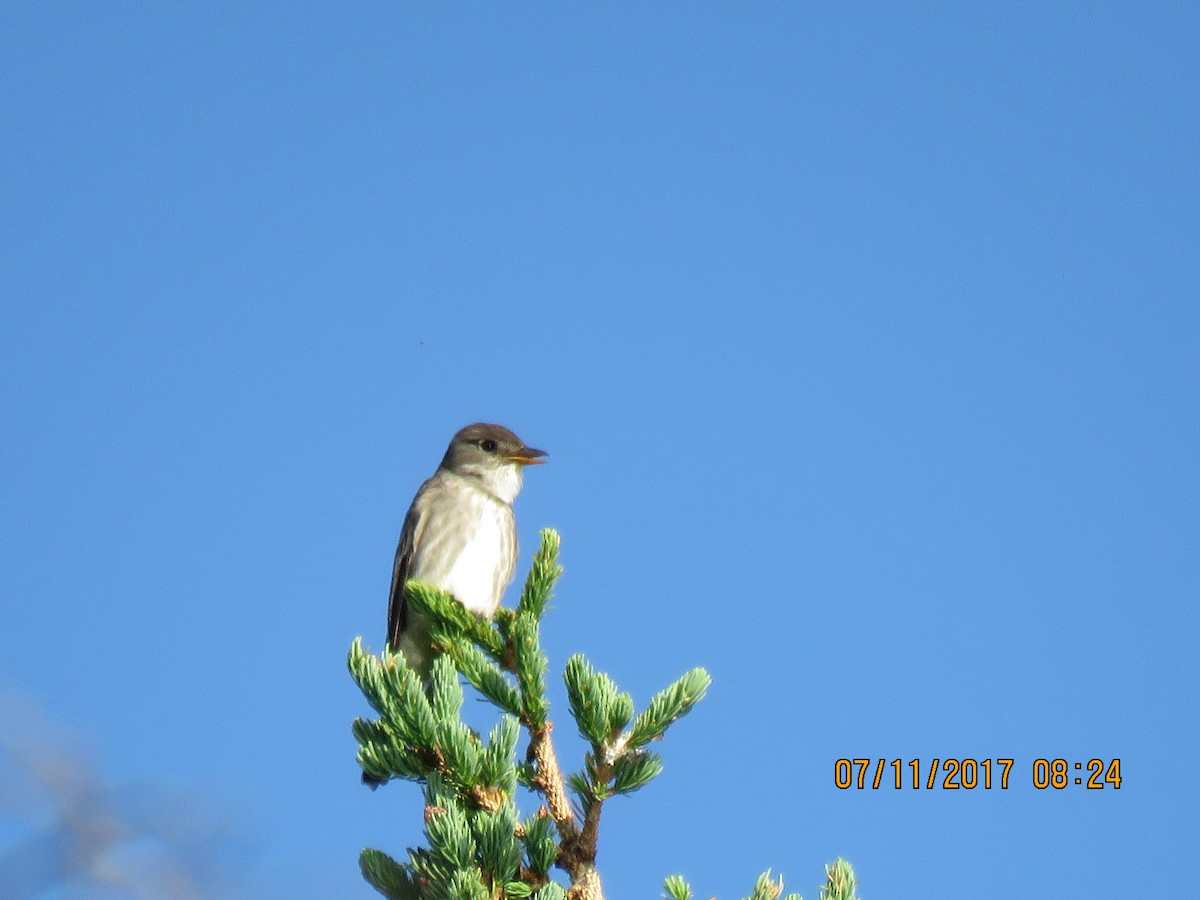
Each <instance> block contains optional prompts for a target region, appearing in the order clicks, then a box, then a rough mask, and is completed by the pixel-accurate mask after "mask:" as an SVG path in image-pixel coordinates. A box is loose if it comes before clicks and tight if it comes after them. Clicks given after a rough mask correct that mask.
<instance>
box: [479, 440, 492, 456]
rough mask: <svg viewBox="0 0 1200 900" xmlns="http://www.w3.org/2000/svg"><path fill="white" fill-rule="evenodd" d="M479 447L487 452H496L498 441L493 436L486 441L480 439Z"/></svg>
mask: <svg viewBox="0 0 1200 900" xmlns="http://www.w3.org/2000/svg"><path fill="white" fill-rule="evenodd" d="M479 449H481V450H483V451H484V452H485V453H495V452H496V442H495V441H493V440H492V439H491V438H488V439H487V440H486V441H480V442H479Z"/></svg>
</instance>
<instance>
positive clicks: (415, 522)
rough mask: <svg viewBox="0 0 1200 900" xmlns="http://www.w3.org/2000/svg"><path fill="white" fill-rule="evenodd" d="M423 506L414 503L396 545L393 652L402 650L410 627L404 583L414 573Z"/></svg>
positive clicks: (391, 631)
mask: <svg viewBox="0 0 1200 900" xmlns="http://www.w3.org/2000/svg"><path fill="white" fill-rule="evenodd" d="M421 508H423V504H420V503H416V502H414V503H413V505H412V507H411V508H410V509H409V511H408V515H407V516H405V517H404V527H403V528H402V529H400V543H399V544H397V545H396V560H395V562H394V563H393V564H392V590H391V593H390V594H389V595H388V623H387V645H388V646H389V647H390V648H391V649H392V651H393V652H398V651H399V649H400V635H402V634H403V633H404V629H405V627H406V626H407V625H408V607H407V605H406V604H405V602H404V583H405V582H406V581H408V574H409V572H411V571H412V564H413V555H414V553H415V550H416V546H417V532H418V531H420V530H421V519H422V515H421V512H420V509H421Z"/></svg>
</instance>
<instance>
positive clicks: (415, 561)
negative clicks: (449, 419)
mask: <svg viewBox="0 0 1200 900" xmlns="http://www.w3.org/2000/svg"><path fill="white" fill-rule="evenodd" d="M544 456H546V453H545V452H544V451H542V450H534V449H533V448H532V447H526V446H525V442H524V441H522V440H521V439H520V438H519V437H517V436H516V435H515V434H513V433H512V432H511V431H509V430H508V429H507V428H504V427H503V426H501V425H487V424H484V423H476V424H474V425H468V426H467V427H466V428H464V429H462V430H461V431H460V432H458V434H456V435H454V438H453V439H452V440H451V441H450V446H449V448H448V449H447V450H446V455H445V456H444V457H442V464H441V465H440V466H438V469H437V471H436V472H434V473H433V475H432V476H431V477H430V478H429V480H428V481H426V482H425V483H424V484H423V485H421V489H420V490H419V491H417V496H416V497H414V498H413V502H412V506H410V507H409V508H408V515H407V516H405V517H404V527H403V529H401V531H400V545H399V546H398V547H397V548H396V562H395V565H394V566H393V568H392V593H391V597H390V598H389V599H388V625H387V644H388V646H389V647H390V648H391V649H392V650H393V651H394V652H395V651H399V652H402V653H403V654H404V658H405V660H407V662H408V664H409V665H410V666H412V667H413V668H414V669H416V670H417V671H419V672H421V673H422V675H423V676H428V673H429V667H430V665H431V664H432V662H433V646H432V639H431V637H430V634H429V623H428V621H426V620H425V619H424V617H423V616H421V615H419V614H418V613H417V612H416V611H415V610H412V609H409V608H408V606H407V604H405V602H404V583H405V582H406V581H408V579H410V578H415V579H417V580H418V581H423V582H425V583H427V584H430V585H432V586H434V587H436V588H440V589H442V590H444V591H448V592H449V593H450V594H452V595H453V596H454V598H455V599H456V600H458V602H459V603H461V604H462V605H463V606H465V607H466V608H467V609H469V610H470V611H471V612H473V613H477V614H480V615H484V616H488V617H489V618H490V617H491V616H492V615H493V614H494V613H495V612H496V607H498V606H499V605H500V598H501V597H502V596H503V594H504V589H505V588H507V587H508V585H509V583H510V582H511V581H512V579H513V571H514V570H515V569H516V566H517V528H516V522H515V520H514V519H513V508H512V504H513V500H515V499H516V496H517V494H518V493H519V492H520V490H521V476H522V473H523V471H524V469H525V467H526V466H529V465H534V464H537V463H542V462H545V460H544V459H543V457H544Z"/></svg>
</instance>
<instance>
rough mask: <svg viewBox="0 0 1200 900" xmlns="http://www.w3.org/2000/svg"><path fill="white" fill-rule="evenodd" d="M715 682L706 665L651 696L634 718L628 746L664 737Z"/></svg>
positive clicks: (637, 745) (639, 744)
mask: <svg viewBox="0 0 1200 900" xmlns="http://www.w3.org/2000/svg"><path fill="white" fill-rule="evenodd" d="M711 683H712V679H711V678H709V677H708V673H707V672H705V671H704V670H703V669H699V668H697V669H692V670H691V671H690V672H687V673H685V674H684V675H683V676H682V677H680V678H679V680H677V681H676V682H675V683H674V684H672V685H670V686H669V687H667V688H664V689H663V690H661V691H659V692H658V693H657V694H655V695H654V697H653V698H651V700H650V703H649V705H647V707H646V709H645V711H644V712H643V713H642V714H641V715H640V716H638V717H637V718H636V719H634V722H633V728H632V729H631V731H630V734H629V746H630V747H635V748H636V747H640V746H642V745H643V744H646V743H647V742H649V741H652V740H655V739H656V738H659V737H662V735H663V732H665V731H666V730H667V728H668V727H669V726H670V725H671V724H672V723H673V722H676V721H678V720H679V719H680V718H682V717H683V716H685V715H687V714H688V712H690V711H691V709H692V707H693V706H695V705H696V704H697V703H698V702H699V701H700V700H701V698H703V697H704V693H705V691H707V690H708V686H709V685H710V684H711Z"/></svg>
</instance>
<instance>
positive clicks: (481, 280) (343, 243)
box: [0, 3, 1200, 900]
mask: <svg viewBox="0 0 1200 900" xmlns="http://www.w3.org/2000/svg"><path fill="white" fill-rule="evenodd" d="M0 26H2V27H0V102H2V106H3V109H4V118H5V121H6V123H7V125H6V128H5V129H4V131H5V137H4V138H3V140H2V141H0V194H2V195H3V197H4V198H5V200H4V202H3V210H2V211H0V246H2V247H3V252H0V302H2V303H3V327H0V366H2V369H0V373H2V378H0V413H2V415H3V420H4V423H5V427H4V433H5V438H4V440H3V441H2V442H0V471H2V472H3V479H2V482H0V483H2V495H0V538H2V540H3V544H4V547H5V552H4V554H3V563H2V564H0V592H2V596H3V603H4V610H5V614H4V627H3V628H2V629H0V684H5V685H6V690H8V691H10V692H17V693H19V694H21V695H22V696H24V697H25V698H26V699H27V702H28V704H31V705H33V706H35V707H39V708H40V709H41V710H42V714H44V716H45V717H46V718H47V719H48V720H49V721H51V722H55V723H57V725H58V727H61V728H64V729H69V730H70V731H72V732H73V733H74V735H75V736H76V737H75V739H76V740H77V741H78V743H79V745H80V746H82V747H85V748H87V753H88V754H90V759H91V764H92V765H93V766H94V767H95V770H96V772H97V773H98V774H97V776H96V777H97V778H100V779H102V780H103V781H104V782H105V783H106V784H108V785H110V786H112V789H113V791H114V794H115V795H116V796H119V797H128V796H129V795H130V792H133V791H136V790H141V791H143V792H144V791H149V792H150V793H151V794H153V793H154V792H155V791H178V792H182V793H183V794H186V795H188V796H191V797H193V798H194V802H195V803H197V804H199V805H200V806H203V807H204V809H205V810H206V812H205V815H210V816H212V817H213V818H214V819H215V820H217V821H220V822H224V823H226V824H227V826H228V828H229V829H230V830H231V831H232V832H233V833H234V834H235V835H236V836H237V838H238V841H239V846H242V845H244V849H242V850H241V851H239V852H237V853H234V854H232V855H233V857H234V859H233V861H232V863H231V864H230V866H229V872H228V873H227V875H226V881H225V882H224V887H222V888H221V890H222V891H223V892H225V893H227V894H228V895H229V896H285V895H289V894H290V895H293V896H309V897H316V898H326V897H328V898H332V897H339V898H342V897H370V896H374V894H373V892H372V891H371V890H370V889H369V888H368V887H367V886H366V884H365V883H363V882H362V881H360V879H359V876H358V872H357V865H356V857H357V853H358V851H359V849H360V848H361V847H363V846H374V847H379V848H382V849H386V850H391V851H393V852H395V853H398V854H399V853H402V852H403V848H404V847H405V846H408V845H413V844H415V843H417V841H418V839H419V830H420V810H419V801H418V795H417V791H416V789H415V788H414V787H412V786H411V785H391V786H389V787H388V788H386V789H385V790H381V791H379V792H377V793H374V794H372V793H370V792H369V791H367V790H365V789H363V788H362V787H361V786H360V785H359V784H358V782H357V769H356V766H355V763H354V744H353V740H352V738H351V736H350V730H349V727H350V721H351V720H352V718H353V717H354V716H355V715H359V714H364V713H365V711H366V707H365V704H364V703H363V702H362V700H361V698H360V697H359V696H358V695H357V693H356V689H355V688H354V686H353V684H352V683H351V681H350V680H349V678H348V676H347V675H346V673H345V666H344V660H345V653H346V650H347V648H348V647H349V644H350V642H351V640H352V639H353V638H354V637H355V636H356V635H363V636H364V637H365V638H366V640H367V642H368V643H370V644H372V645H374V646H376V647H378V646H379V645H380V644H381V643H382V640H383V629H384V620H385V611H386V601H387V596H386V595H387V588H388V581H389V577H390V573H391V558H392V552H393V548H394V544H395V540H396V536H397V534H398V532H399V528H400V523H401V519H402V517H403V514H404V510H405V509H406V507H407V505H408V503H409V500H410V499H411V497H412V493H413V492H414V491H415V489H416V487H417V486H418V485H419V484H420V482H421V481H422V479H424V478H425V477H426V476H428V475H429V474H430V473H431V472H432V470H433V468H434V467H435V466H436V464H437V461H438V459H439V458H440V455H441V453H442V452H443V450H444V448H445V445H446V443H447V441H448V439H449V437H450V435H451V434H452V433H453V432H454V431H455V430H456V429H457V428H459V427H460V426H462V425H464V424H466V423H468V422H472V421H476V420H485V421H497V422H502V423H504V424H506V425H508V426H510V427H511V428H513V429H514V430H516V431H517V433H518V434H520V435H521V436H522V437H523V438H525V440H526V441H528V442H529V443H531V444H533V445H534V446H538V447H544V448H545V449H547V450H549V451H550V452H551V454H552V462H551V464H550V465H548V466H544V467H540V468H538V469H536V470H533V471H531V472H530V473H529V475H528V478H527V481H526V489H525V492H524V493H523V494H522V496H521V497H520V499H519V500H518V503H517V514H518V521H519V524H520V533H521V538H522V542H523V559H522V569H521V572H522V573H523V571H524V568H525V567H526V566H527V564H528V554H529V552H531V551H532V549H533V547H534V545H535V543H536V537H537V531H538V529H539V528H541V527H545V526H552V527H555V528H557V529H558V530H559V531H560V532H561V534H562V538H563V549H562V561H563V563H564V565H565V566H566V575H565V577H564V578H563V580H562V581H561V583H560V586H559V591H558V597H557V601H556V604H555V608H554V609H553V611H552V612H551V614H550V616H549V619H548V620H547V623H546V626H545V641H546V646H547V649H548V651H549V653H550V655H551V660H552V663H551V664H552V672H554V673H559V672H561V667H562V664H563V663H564V662H565V660H566V658H567V657H568V656H569V655H570V654H571V653H574V652H579V651H582V652H585V653H586V654H588V656H589V658H590V659H591V660H592V661H593V662H594V663H595V664H596V665H597V666H598V667H600V668H602V669H604V670H606V671H608V672H610V673H611V674H612V675H613V677H614V678H615V679H616V680H617V682H618V683H619V684H620V685H621V686H622V687H623V688H624V689H627V690H630V691H631V692H632V693H633V694H634V697H635V699H636V700H637V701H638V702H639V703H644V702H645V700H646V699H647V698H648V697H649V696H650V695H651V694H652V693H653V692H654V691H656V690H658V689H659V688H660V687H662V686H664V685H665V684H666V683H667V682H668V681H670V680H671V679H673V678H674V677H676V676H677V675H678V674H680V673H681V672H683V671H685V670H686V669H688V668H690V667H692V666H694V665H703V666H705V667H707V668H708V669H709V671H710V672H711V674H712V676H713V679H714V684H713V687H712V690H711V692H710V695H709V697H708V698H707V699H706V700H705V701H704V702H703V703H702V704H701V705H700V706H699V707H698V708H697V709H696V710H695V711H694V712H693V714H692V715H691V717H689V718H688V719H686V720H685V721H683V722H682V723H680V724H679V725H678V726H677V727H676V728H675V730H673V731H672V732H671V733H670V734H669V735H668V739H667V741H666V742H665V743H664V745H663V746H662V748H661V749H662V752H663V754H664V756H665V760H666V771H665V773H664V774H663V775H662V776H661V777H660V778H659V780H658V781H656V782H655V783H654V784H653V785H652V786H650V787H649V788H647V789H646V790H645V791H644V792H642V793H641V794H639V795H637V796H635V797H633V798H630V799H626V800H617V801H614V802H613V803H611V804H610V805H609V806H608V807H607V808H606V812H605V821H604V831H603V836H602V842H601V847H600V854H601V855H600V860H599V864H600V867H601V872H602V874H603V876H604V878H605V883H606V886H607V888H608V895H609V896H610V897H612V898H624V897H648V896H656V895H657V892H658V890H659V886H660V884H661V880H662V878H663V876H664V875H666V874H668V873H671V872H682V873H684V874H685V875H686V876H687V877H688V878H689V879H690V880H692V882H693V883H694V884H695V886H696V888H697V890H698V892H699V893H700V895H701V896H704V897H708V896H713V895H717V896H719V897H721V898H722V900H732V898H737V897H740V896H743V895H744V894H745V893H747V892H748V891H749V889H750V886H751V884H752V881H753V878H754V876H755V875H756V874H757V873H758V872H760V871H761V870H762V869H764V868H766V867H768V866H770V867H773V868H774V869H775V870H776V871H781V872H783V873H784V875H785V876H786V877H787V880H788V885H789V887H791V888H794V889H797V890H801V891H803V893H804V894H805V896H806V897H809V898H814V897H815V896H816V893H817V885H818V883H819V882H820V880H821V872H822V870H821V866H822V864H824V863H826V862H828V861H830V860H832V859H833V858H834V857H836V856H838V855H841V856H845V857H847V858H848V859H850V860H851V861H852V862H853V863H854V864H855V866H856V867H857V870H858V873H859V876H860V878H861V879H862V883H861V892H862V894H863V896H864V897H867V898H884V897H890V898H909V897H913V898H915V897H929V896H935V897H936V896H969V897H975V898H1008V897H1013V896H1023V895H1028V894H1029V893H1030V892H1032V891H1037V892H1038V893H1039V894H1043V895H1047V896H1062V897H1083V896H1090V897H1116V896H1130V895H1132V894H1133V893H1134V892H1135V891H1144V890H1145V889H1146V886H1147V884H1152V885H1154V886H1155V887H1154V889H1156V890H1159V889H1161V890H1166V891H1168V892H1170V891H1171V890H1173V889H1174V890H1177V889H1178V884H1179V883H1181V882H1182V883H1190V882H1191V881H1192V880H1193V879H1192V873H1191V869H1190V862H1191V856H1192V855H1193V853H1194V849H1193V847H1194V842H1195V837H1196V835H1197V833H1198V831H1200V829H1198V828H1197V825H1198V822H1197V814H1196V812H1195V810H1196V809H1197V806H1198V804H1200V791H1198V790H1197V788H1196V778H1195V777H1194V774H1193V773H1190V772H1189V771H1188V760H1189V759H1190V756H1191V751H1192V750H1193V748H1194V747H1195V745H1196V740H1197V737H1198V734H1197V730H1198V729H1197V727H1196V720H1197V717H1196V710H1197V696H1196V684H1197V677H1196V676H1197V670H1196V662H1195V652H1196V651H1195V648H1196V645H1197V639H1198V637H1200V635H1198V628H1197V625H1198V624H1200V623H1198V614H1197V609H1196V602H1197V574H1198V573H1197V562H1196V560H1197V541H1198V538H1200V528H1198V527H1197V513H1196V511H1197V509H1198V508H1200V490H1198V479H1197V468H1196V461H1197V458H1198V451H1200V446H1198V445H1200V440H1198V437H1200V429H1198V422H1197V408H1198V407H1197V395H1198V388H1200V384H1198V381H1200V377H1198V370H1200V367H1198V365H1197V363H1198V361H1200V358H1198V353H1197V350H1198V338H1197V334H1198V329H1200V303H1198V299H1200V298H1198V296H1197V284H1198V283H1200V278H1198V276H1200V271H1198V270H1200V265H1198V262H1197V261H1198V259H1200V253H1198V252H1197V251H1198V249H1200V246H1198V242H1197V233H1198V232H1197V228H1198V226H1200V179H1198V178H1197V159H1200V146H1198V144H1200V125H1198V124H1197V123H1198V122H1200V109H1198V108H1197V106H1198V104H1197V99H1196V98H1197V97H1198V96H1200V83H1198V82H1200V77H1198V76H1200V63H1198V62H1197V56H1196V53H1195V47H1196V43H1197V38H1198V37H1200V27H1198V26H1200V15H1198V14H1197V12H1196V8H1195V7H1194V6H1193V5H1190V4H1183V3H1178V4H1173V3H1162V4H1152V5H1141V6H1130V5H1125V4H1109V3H1100V4H1095V3H1093V4H1083V3H1079V4H1063V3H1051V4H1046V3H1019V4H1007V5H1005V6H1003V8H1000V7H997V6H995V5H992V4H988V5H983V4H911V3H899V4H896V3H891V4H865V5H856V6H854V7H852V8H823V7H822V8H817V7H815V6H813V5H811V4H742V5H734V4H714V3H702V4H681V3H680V4H676V3H672V4H638V5H634V4H624V5H617V6H604V7H589V8H581V7H578V6H575V7H572V8H563V7H560V6H557V5H551V4H528V5H524V4H523V5H517V4H503V5H499V4H497V5H470V4H469V5H462V6H458V7H456V8H455V9H454V10H453V11H450V10H448V9H446V8H445V7H442V6H440V5H435V4H424V5H415V4H365V5H359V6H355V7H339V8H336V9H335V8H332V7H318V6H313V5H303V4H301V5H295V4H254V5H253V8H252V9H251V8H248V7H247V6H246V5H245V4H232V3H229V4H207V5H205V6H204V8H202V9H199V8H190V9H189V8H184V7H182V6H179V5H167V6H161V5H158V4H133V3H116V4H105V5H104V6H103V8H99V7H97V6H94V5H88V4H63V5H56V6H53V7H51V6H48V5H46V4H12V5H9V6H7V7H6V9H5V11H4V12H3V13H0ZM510 602H512V597H511V596H510ZM553 684H554V692H555V693H554V694H553V695H552V699H553V700H554V701H555V702H556V703H557V708H558V710H559V711H560V713H563V714H565V701H564V698H563V692H562V688H561V682H560V681H559V680H558V679H557V677H556V678H555V680H554V681H553ZM17 721H18V720H17V718H16V717H14V716H11V715H10V717H9V721H8V723H7V725H6V723H5V722H4V721H0V734H2V733H3V732H4V730H5V729H6V728H7V730H8V731H9V733H10V736H11V734H12V733H13V732H14V730H19V729H18V726H17V724H16V723H17ZM573 731H574V729H573V728H571V727H570V724H569V723H568V722H563V724H562V726H561V727H560V728H559V730H558V732H557V734H558V735H559V736H560V738H561V742H562V743H561V747H560V755H561V756H563V757H565V759H566V760H572V759H576V760H577V759H578V755H579V753H580V746H579V742H578V741H577V740H576V739H575V738H574V735H573ZM841 757H869V758H873V759H878V758H884V759H888V760H891V759H896V758H900V759H903V760H906V761H907V760H909V759H912V758H919V759H921V760H931V759H933V758H935V757H937V758H943V759H944V758H950V757H970V758H975V759H988V758H991V759H994V758H999V757H1012V758H1015V760H1016V764H1015V766H1014V769H1013V773H1012V777H1011V783H1010V787H1009V789H1008V790H1005V791H1000V790H992V791H983V790H975V791H948V790H911V789H905V790H902V791H896V790H880V791H871V790H867V791H840V790H837V789H836V788H835V787H834V785H833V771H834V762H835V760H837V759H838V758H841ZM1039 757H1049V758H1054V757H1062V758H1067V759H1070V760H1087V759H1090V758H1093V757H1099V758H1103V759H1105V760H1108V759H1112V758H1120V759H1121V760H1122V762H1123V775H1124V779H1125V780H1124V782H1123V784H1122V786H1121V789H1120V790H1119V791H1114V790H1111V789H1110V790H1105V791H1086V790H1083V789H1080V788H1075V787H1071V788H1068V789H1066V790H1063V791H1053V790H1049V791H1038V790H1035V789H1034V788H1033V786H1032V773H1031V767H1032V762H1033V760H1034V759H1036V758H1039ZM9 768H10V769H11V768H13V767H12V766H11V765H10V767H9ZM188 802H189V803H191V802H193V801H188ZM34 808H36V809H40V810H41V812H39V813H38V814H37V815H33V816H31V815H25V816H21V815H16V814H14V813H12V811H11V810H7V812H8V813H9V818H8V819H7V820H0V858H2V856H3V853H4V849H5V848H6V847H9V848H11V847H13V846H16V844H17V842H18V841H20V840H22V839H23V838H25V837H28V835H29V834H30V833H35V832H36V831H37V829H38V828H39V827H42V825H44V822H43V821H42V820H43V819H45V818H46V817H47V816H48V815H49V813H48V812H46V810H47V809H48V807H47V806H45V805H43V806H42V807H34ZM180 808H183V807H180ZM5 812H6V810H0V815H4V813H5ZM38 816H41V817H42V818H41V819H39V818H38ZM226 861H227V862H228V861H229V860H226ZM110 894H111V892H109V893H103V892H92V893H88V892H83V891H78V890H77V891H74V892H70V891H67V892H60V894H56V895H55V896H64V897H65V896H71V897H75V896H87V897H91V896H97V897H108V896H110ZM114 896H115V895H114Z"/></svg>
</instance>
